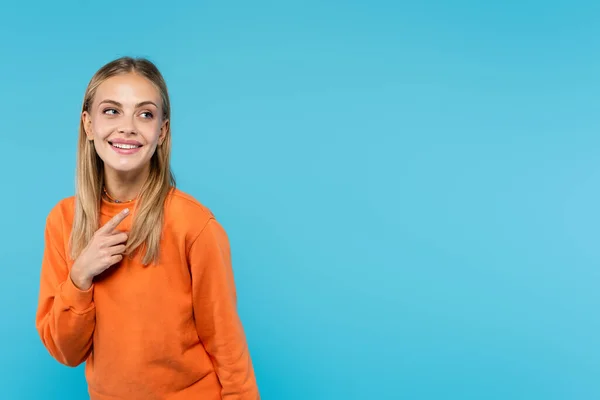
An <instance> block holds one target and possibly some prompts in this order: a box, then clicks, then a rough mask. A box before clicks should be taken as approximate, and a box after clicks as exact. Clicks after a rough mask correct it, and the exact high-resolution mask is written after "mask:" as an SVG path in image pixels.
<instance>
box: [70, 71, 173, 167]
mask: <svg viewBox="0 0 600 400" xmlns="http://www.w3.org/2000/svg"><path fill="white" fill-rule="evenodd" d="M82 118H83V125H84V128H85V132H86V135H87V137H88V139H89V140H93V141H94V147H95V149H96V152H97V153H98V155H99V156H100V158H101V159H102V160H103V161H104V166H105V168H106V170H107V171H106V172H107V173H111V172H114V173H116V174H127V175H129V174H135V173H140V172H142V171H145V170H146V169H147V168H148V167H149V165H150V159H151V158H152V155H153V154H154V152H155V151H156V147H157V146H159V145H161V144H162V142H163V141H164V139H165V136H166V134H167V131H168V123H169V121H168V120H165V119H164V118H163V113H162V100H161V96H160V92H159V90H158V89H157V88H156V87H155V86H154V85H153V84H152V83H151V82H150V81H149V80H148V79H146V78H144V77H143V76H140V75H137V74H132V73H130V74H125V75H117V76H113V77H111V78H109V79H107V80H105V81H104V82H102V84H100V86H98V89H97V91H96V94H95V96H94V99H93V102H92V104H91V106H90V107H89V112H85V111H84V113H83V115H82Z"/></svg>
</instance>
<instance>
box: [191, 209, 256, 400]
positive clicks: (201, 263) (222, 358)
mask: <svg viewBox="0 0 600 400" xmlns="http://www.w3.org/2000/svg"><path fill="white" fill-rule="evenodd" d="M189 261H190V270H191V274H192V292H193V302H194V317H195V319H196V328H197V330H198V336H199V337H200V340H201V341H202V343H203V344H204V346H205V348H206V350H207V352H208V353H209V355H210V357H211V359H212V361H213V364H214V366H215V370H216V373H217V376H218V378H219V381H220V382H221V386H222V392H221V395H222V398H223V400H259V399H260V395H259V392H258V387H257V385H256V379H255V376H254V369H253V366H252V360H251V358H250V353H249V351H248V345H247V343H246V338H245V334H244V329H243V327H242V323H241V321H240V318H239V316H238V314H237V309H236V289H235V283H234V277H233V270H232V266H231V255H230V249H229V241H228V238H227V235H226V233H225V231H224V230H223V228H222V226H221V225H220V224H219V223H218V222H217V221H216V220H215V219H214V218H211V219H210V220H209V221H208V223H207V224H206V226H205V227H204V228H203V230H202V232H201V233H200V235H199V236H198V237H197V238H196V239H195V240H194V242H193V243H192V245H191V248H190V253H189Z"/></svg>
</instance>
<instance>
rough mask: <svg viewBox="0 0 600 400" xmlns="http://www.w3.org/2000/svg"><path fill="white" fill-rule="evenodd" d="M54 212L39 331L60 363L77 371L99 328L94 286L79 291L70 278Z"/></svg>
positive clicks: (41, 292)
mask: <svg viewBox="0 0 600 400" xmlns="http://www.w3.org/2000/svg"><path fill="white" fill-rule="evenodd" d="M55 214H56V212H55V211H53V212H52V213H51V214H50V215H49V216H48V218H47V220H46V228H45V233H44V254H43V259H42V267H41V277H40V286H39V298H38V307H37V312H36V321H35V322H36V328H37V331H38V333H39V335H40V338H41V340H42V343H43V344H44V346H45V347H46V349H47V350H48V352H49V353H50V355H51V356H52V357H54V358H55V359H56V360H58V361H59V362H60V363H62V364H64V365H67V366H70V367H76V366H78V365H79V364H81V363H83V362H84V361H85V360H86V359H87V357H88V355H89V353H90V351H91V349H92V335H93V332H94V329H95V325H96V309H95V306H94V302H93V291H94V286H93V285H92V287H90V288H89V289H88V290H86V291H82V290H80V289H78V288H77V287H76V286H75V284H74V283H73V282H72V281H71V278H70V277H69V268H68V264H67V262H66V257H65V254H64V250H62V249H64V248H65V246H64V244H63V243H62V241H63V240H65V239H64V236H63V233H62V229H61V223H60V220H59V219H58V216H56V215H55Z"/></svg>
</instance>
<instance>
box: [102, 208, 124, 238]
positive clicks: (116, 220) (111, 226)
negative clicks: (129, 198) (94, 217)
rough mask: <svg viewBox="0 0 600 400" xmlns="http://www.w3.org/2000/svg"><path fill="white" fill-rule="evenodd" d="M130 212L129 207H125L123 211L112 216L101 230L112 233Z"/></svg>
mask: <svg viewBox="0 0 600 400" xmlns="http://www.w3.org/2000/svg"><path fill="white" fill-rule="evenodd" d="M128 214H129V209H128V208H126V209H124V210H123V211H121V212H120V213H118V214H117V215H115V216H114V217H112V218H111V219H110V221H108V222H107V223H106V224H104V226H103V227H102V228H100V230H101V231H102V232H103V233H112V232H113V231H114V230H115V228H116V227H117V226H118V225H119V224H120V223H121V221H123V220H124V219H125V217H127V215H128Z"/></svg>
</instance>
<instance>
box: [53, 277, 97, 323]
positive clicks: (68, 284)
mask: <svg viewBox="0 0 600 400" xmlns="http://www.w3.org/2000/svg"><path fill="white" fill-rule="evenodd" d="M60 297H61V298H62V300H63V302H64V303H65V305H66V306H67V307H69V308H70V309H72V310H73V311H75V312H76V313H82V314H83V313H86V312H88V311H89V310H91V309H92V308H93V307H94V303H93V300H94V285H93V284H92V286H90V288H89V289H88V290H81V289H79V288H78V287H77V286H75V284H74V283H73V281H72V280H71V277H67V280H66V281H64V282H63V283H62V284H61V286H60Z"/></svg>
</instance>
